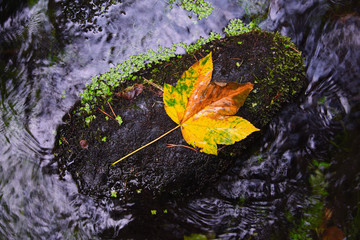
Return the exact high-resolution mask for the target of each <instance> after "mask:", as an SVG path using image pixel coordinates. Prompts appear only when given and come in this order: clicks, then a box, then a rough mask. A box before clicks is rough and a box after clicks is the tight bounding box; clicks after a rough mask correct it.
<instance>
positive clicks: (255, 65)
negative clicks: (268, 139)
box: [54, 31, 306, 200]
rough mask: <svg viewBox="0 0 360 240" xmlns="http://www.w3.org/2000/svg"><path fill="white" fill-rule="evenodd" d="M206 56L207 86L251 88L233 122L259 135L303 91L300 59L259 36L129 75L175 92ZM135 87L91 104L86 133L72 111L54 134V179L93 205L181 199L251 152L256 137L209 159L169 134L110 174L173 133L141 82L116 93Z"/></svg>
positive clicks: (157, 96)
mask: <svg viewBox="0 0 360 240" xmlns="http://www.w3.org/2000/svg"><path fill="white" fill-rule="evenodd" d="M210 51H212V53H213V63H214V71H213V78H212V79H213V81H219V82H231V81H234V82H242V83H244V82H251V83H253V84H254V89H253V91H252V92H251V93H250V95H249V96H248V98H247V100H246V102H245V104H244V106H242V107H241V108H240V110H239V112H238V113H237V115H239V116H241V117H244V118H245V119H247V120H249V121H250V122H251V123H252V124H253V125H254V126H256V127H257V128H259V129H263V128H264V127H266V126H267V124H268V123H269V121H270V120H271V118H272V117H273V116H274V115H275V114H276V113H277V112H278V111H279V110H280V109H281V108H282V107H283V106H284V105H286V104H288V103H290V102H293V101H295V100H296V96H297V95H298V94H299V92H301V90H302V88H303V86H304V85H305V83H306V79H305V75H304V67H303V60H302V58H301V54H300V53H299V52H298V51H297V50H296V49H295V48H294V46H293V45H292V43H291V42H290V40H289V39H287V38H283V37H281V36H279V35H278V34H273V33H266V32H262V31H254V32H250V33H246V34H242V35H240V36H236V37H226V38H224V39H221V40H218V41H213V42H211V43H209V44H207V45H205V46H204V47H203V48H202V49H200V50H198V51H196V52H194V53H192V54H186V55H183V56H181V57H175V58H172V59H171V60H170V61H168V62H164V63H160V64H157V65H156V66H153V67H152V68H150V69H146V70H143V71H140V72H138V73H136V75H137V76H141V79H142V78H146V79H151V80H153V82H154V83H156V84H158V85H160V86H162V85H163V84H164V83H169V84H173V85H175V84H176V82H177V80H178V79H179V78H180V76H181V75H182V73H183V72H184V71H185V70H187V69H188V68H189V67H190V66H191V65H192V64H194V63H195V62H196V61H197V60H199V59H200V58H202V57H204V56H205V55H206V54H207V53H208V52H210ZM139 79H140V78H139ZM135 84H142V89H141V91H138V92H136V93H134V94H130V97H125V98H124V97H121V96H122V94H116V95H115V96H114V99H113V100H112V101H111V102H109V103H108V102H102V103H98V105H97V106H96V108H95V109H97V111H96V112H95V113H94V114H95V116H96V118H95V119H94V120H93V121H92V122H91V123H90V124H89V126H87V125H86V124H85V121H84V118H85V117H86V116H84V115H79V114H78V113H77V109H78V108H79V107H80V103H78V104H76V105H75V106H74V108H73V109H72V110H71V111H70V112H69V113H68V114H67V115H65V116H64V119H63V120H64V124H63V125H61V126H59V129H58V134H57V139H58V141H57V144H56V146H55V148H54V153H55V156H56V157H55V161H56V162H57V163H58V170H59V174H60V176H61V177H64V176H65V175H66V174H67V173H70V174H71V176H72V177H73V178H74V179H75V181H76V182H77V184H78V187H79V191H80V192H81V193H83V194H88V195H92V196H99V197H110V196H111V195H112V194H113V196H115V195H116V197H117V198H119V199H120V200H128V199H129V198H130V199H131V198H133V197H136V196H139V195H142V194H150V195H151V196H157V197H160V196H162V197H164V196H166V197H169V196H176V197H185V196H188V195H191V194H193V193H195V192H199V191H201V189H203V187H204V186H206V185H207V184H208V183H210V182H213V181H216V180H217V179H218V177H219V176H220V175H221V173H222V172H224V171H225V170H226V169H228V168H229V167H231V165H232V163H233V161H234V160H235V159H239V158H242V157H244V158H245V157H246V156H247V155H249V154H252V153H254V151H256V150H257V149H258V146H257V143H256V140H257V139H258V137H259V136H261V134H262V132H261V131H260V132H256V133H253V134H252V135H250V136H249V137H248V138H247V139H245V140H243V141H240V142H238V143H235V144H234V145H231V146H218V147H219V153H218V156H213V155H207V154H204V153H201V152H198V151H195V150H194V149H190V148H187V147H185V146H188V145H187V143H186V142H185V140H184V139H183V137H182V135H181V131H180V129H177V130H175V131H174V132H172V133H171V134H169V135H167V136H166V137H164V138H162V139H160V140H159V141H157V142H155V143H154V144H152V145H150V146H148V147H146V148H145V149H143V150H141V151H139V152H137V153H136V154H134V155H132V156H130V157H129V158H127V159H125V160H123V161H121V162H120V163H118V164H116V165H115V166H112V165H111V163H113V162H114V161H116V160H118V159H119V158H121V157H123V156H124V155H126V154H128V153H130V152H131V151H133V150H135V149H137V148H139V147H141V146H143V145H145V144H147V143H148V142H150V141H152V140H154V139H156V138H157V137H159V136H160V135H162V134H163V133H165V132H167V131H168V130H170V129H172V128H174V127H175V126H176V124H175V123H174V122H173V121H172V120H171V119H170V118H169V117H168V116H167V114H166V112H165V110H164V104H163V102H162V97H161V91H159V89H157V88H155V87H154V86H152V85H149V84H146V83H144V82H143V81H142V80H141V81H140V80H138V81H131V80H126V81H124V82H123V83H122V84H121V86H120V88H119V89H118V90H117V92H119V93H121V92H122V91H123V90H124V89H126V88H128V87H131V86H139V85H135ZM135 89H137V87H135ZM139 92H140V93H139ZM100 109H101V110H100ZM104 112H106V113H107V114H108V115H110V116H112V117H114V115H113V112H114V113H115V115H120V116H121V117H122V120H123V123H122V124H121V125H119V123H118V122H117V121H115V120H114V119H111V118H109V117H107V115H106V114H105V113H104ZM106 118H108V119H106ZM85 143H86V144H85ZM84 144H85V145H84ZM168 144H173V145H172V147H169V145H168ZM84 146H86V147H84ZM115 192H116V194H114V193H115Z"/></svg>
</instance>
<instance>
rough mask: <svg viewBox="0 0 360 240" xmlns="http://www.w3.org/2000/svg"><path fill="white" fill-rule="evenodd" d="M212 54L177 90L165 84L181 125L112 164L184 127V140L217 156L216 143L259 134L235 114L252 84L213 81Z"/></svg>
mask: <svg viewBox="0 0 360 240" xmlns="http://www.w3.org/2000/svg"><path fill="white" fill-rule="evenodd" d="M212 71H213V64H212V54H211V53H210V54H209V55H207V56H206V57H204V58H202V59H200V61H198V62H196V63H195V64H194V65H193V66H191V67H190V68H189V69H188V70H187V71H185V72H184V73H183V75H182V76H181V78H180V79H179V81H178V82H177V83H176V87H173V86H172V85H169V84H165V86H164V94H163V101H164V104H165V111H166V113H167V114H168V115H169V117H170V118H171V119H172V120H173V121H174V122H176V123H177V124H178V126H176V127H175V128H173V129H171V130H170V131H168V132H166V133H164V134H163V135H161V136H160V137H158V138H157V139H155V140H153V141H151V142H149V143H148V144H146V145H144V146H142V147H140V148H138V149H136V150H135V151H133V152H131V153H129V154H128V155H126V156H125V157H122V158H120V159H119V160H117V161H116V162H114V163H113V164H112V165H115V164H116V163H118V162H120V161H121V160H123V159H125V158H127V157H129V156H130V155H132V154H134V153H136V152H137V151H140V150H141V149H143V148H145V147H147V146H149V145H150V144H152V143H154V142H156V141H157V140H159V139H160V138H162V137H164V136H165V135H167V134H169V133H171V132H172V131H174V130H175V129H177V128H179V127H181V132H182V135H183V137H184V139H185V141H186V142H187V143H188V144H190V145H192V146H193V147H199V148H201V150H202V151H203V152H204V153H208V154H214V155H217V144H224V145H231V144H234V143H235V142H237V141H240V140H242V139H244V138H246V137H247V136H248V135H250V134H251V133H253V132H255V131H259V129H257V128H256V127H254V126H253V125H252V124H251V123H250V122H249V121H247V120H245V119H244V118H241V117H238V116H232V115H234V114H236V112H237V111H238V110H239V108H240V107H241V106H242V105H243V104H244V102H245V99H246V97H247V96H248V95H249V93H250V91H251V90H252V89H253V84H251V83H242V84H241V83H236V82H229V83H220V82H210V81H211V75H212Z"/></svg>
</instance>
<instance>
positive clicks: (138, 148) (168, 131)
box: [112, 125, 180, 166]
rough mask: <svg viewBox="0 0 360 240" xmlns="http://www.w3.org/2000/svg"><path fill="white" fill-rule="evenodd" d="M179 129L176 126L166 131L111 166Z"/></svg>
mask: <svg viewBox="0 0 360 240" xmlns="http://www.w3.org/2000/svg"><path fill="white" fill-rule="evenodd" d="M179 127H180V125H177V126H176V127H174V128H173V129H171V130H170V131H167V132H166V133H164V134H163V135H161V136H160V137H158V138H156V139H155V140H152V141H151V142H149V143H147V144H145V145H144V146H142V147H140V148H138V149H136V150H135V151H132V152H131V153H129V154H128V155H126V156H125V157H122V158H120V159H119V160H117V161H116V162H113V163H112V165H113V166H114V165H115V164H117V163H118V162H120V161H122V160H124V159H125V158H127V157H129V156H131V155H133V154H134V153H136V152H138V151H140V150H141V149H143V148H146V147H147V146H149V145H150V144H153V143H154V142H156V141H157V140H159V139H161V138H163V137H165V136H166V135H168V134H169V133H171V132H172V131H174V130H176V129H178V128H179Z"/></svg>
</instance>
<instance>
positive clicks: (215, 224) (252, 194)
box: [0, 0, 360, 239]
mask: <svg viewBox="0 0 360 240" xmlns="http://www.w3.org/2000/svg"><path fill="white" fill-rule="evenodd" d="M210 2H211V3H212V5H213V7H214V10H213V13H212V15H210V16H209V18H208V19H202V20H197V19H196V16H195V15H194V14H192V13H188V12H186V11H185V10H183V9H182V8H180V7H178V6H176V5H174V6H173V8H170V6H169V4H168V3H167V1H165V0H146V1H145V0H141V1H137V0H130V1H96V0H94V1H89V2H88V1H54V0H48V1H47V0H38V1H28V2H27V3H24V2H23V1H17V0H13V1H11V2H3V1H0V16H1V19H0V56H1V58H0V70H1V71H0V76H1V85H0V86H1V87H0V90H1V100H0V104H1V106H0V114H1V120H0V132H1V135H0V154H1V155H0V238H1V239H96V238H118V239H123V238H133V239H145V238H148V239H177V238H179V239H181V238H183V236H184V235H190V234H192V233H202V234H205V235H208V236H215V237H216V238H219V239H250V238H252V239H270V237H271V236H273V237H274V236H276V237H277V239H286V238H287V237H288V234H289V231H290V230H289V229H296V224H297V223H294V222H292V221H291V216H294V217H297V218H299V219H300V218H302V217H305V216H306V214H307V212H309V209H312V207H313V206H314V202H316V201H317V202H320V205H322V207H323V208H324V209H328V210H329V212H331V213H332V216H331V218H330V219H331V220H329V221H331V224H332V225H335V226H337V227H338V228H340V229H341V230H342V231H343V232H345V233H346V234H348V238H349V239H356V237H359V235H358V236H356V234H359V231H357V230H356V228H360V226H359V225H356V224H359V223H360V210H359V207H360V162H359V161H360V153H359V147H358V146H359V144H360V139H359V136H360V135H359V134H360V68H359V66H360V18H359V12H360V9H359V5H358V4H357V5H356V4H354V3H352V2H351V1H325V0H313V1H296V0H288V1H285V0H274V1H271V3H269V2H267V1H261V0H259V1H255V2H254V1H248V2H247V1H241V0H237V1H236V0H227V1H225V0H212V1H210ZM354 2H356V1H354ZM351 4H353V5H351ZM268 7H269V8H268ZM267 11H268V18H267V19H266V20H265V21H263V22H262V23H261V24H260V26H261V27H262V28H264V29H268V30H270V31H275V30H276V31H280V32H281V33H282V34H284V35H288V36H290V37H291V38H292V39H293V41H294V42H295V43H296V44H297V46H298V47H299V48H300V50H301V51H302V52H303V55H304V57H305V62H306V69H307V77H308V81H309V84H308V86H307V89H306V91H305V92H304V93H303V94H302V96H301V97H300V99H299V100H298V102H297V103H294V104H291V105H290V106H288V107H286V108H285V109H284V110H283V111H282V112H281V113H280V114H279V116H277V117H276V118H275V119H274V120H273V121H272V122H271V124H270V126H269V127H268V129H265V130H264V137H263V139H261V146H262V147H261V148H260V149H259V151H258V152H256V153H254V154H253V156H251V157H250V158H248V159H239V161H238V162H237V163H236V164H235V166H234V167H233V168H232V169H231V170H229V171H228V172H227V173H226V174H224V176H222V178H221V179H220V180H219V181H218V182H217V183H216V184H213V185H212V186H209V187H208V188H207V189H206V190H205V191H204V192H203V193H202V194H201V195H198V196H193V197H191V199H178V200H172V201H167V200H166V199H165V200H154V201H150V202H149V203H148V204H144V205H137V204H130V203H129V204H127V205H121V204H116V202H114V201H109V200H102V199H92V198H90V197H88V196H84V195H81V194H79V193H78V191H77V187H76V185H75V183H74V182H73V181H72V179H71V177H70V176H68V177H67V179H65V180H59V178H58V176H57V174H56V173H52V172H51V171H49V170H48V169H47V168H45V167H44V166H46V165H47V164H49V162H51V160H52V159H53V155H52V153H51V151H52V147H53V145H54V141H55V135H56V128H57V126H58V125H59V124H61V119H62V117H63V115H64V114H66V112H67V111H68V110H69V109H70V108H71V106H72V105H73V104H74V103H75V102H76V101H77V100H78V99H79V97H78V94H79V93H80V92H81V91H82V90H83V89H84V88H85V84H86V83H89V82H90V79H91V77H92V76H94V75H96V74H99V73H103V72H105V71H106V70H107V69H108V68H109V67H113V66H114V65H115V64H118V63H120V62H122V61H124V60H126V59H127V58H128V57H129V56H131V55H133V54H137V53H140V52H145V51H146V50H147V49H150V48H151V49H156V48H157V47H158V45H162V46H171V45H172V44H173V43H178V42H185V43H191V42H193V41H195V40H196V39H197V38H199V37H200V36H207V34H208V33H209V32H210V31H214V32H218V33H221V32H222V29H223V28H224V27H225V26H226V25H227V24H228V22H229V20H230V19H233V18H243V19H249V14H252V15H254V14H257V13H260V14H264V13H266V12H267ZM314 160H316V161H317V162H318V163H322V164H323V165H321V164H320V165H321V166H325V163H327V165H326V166H329V167H328V168H325V167H321V166H319V167H316V164H314ZM312 176H317V177H318V178H319V177H320V178H321V181H320V183H319V184H318V185H320V186H325V187H323V188H324V190H325V191H326V192H327V194H328V195H327V197H326V198H325V199H323V198H322V197H321V196H322V195H321V194H320V195H319V194H315V195H314V191H313V189H314V188H315V186H314V184H311V183H312V182H313V181H310V182H309V179H310V178H311V177H312ZM150 210H153V211H152V212H150ZM154 210H156V211H157V214H156V215H155V212H154ZM310 214H311V213H310ZM289 216H290V217H289ZM354 229H355V230H354Z"/></svg>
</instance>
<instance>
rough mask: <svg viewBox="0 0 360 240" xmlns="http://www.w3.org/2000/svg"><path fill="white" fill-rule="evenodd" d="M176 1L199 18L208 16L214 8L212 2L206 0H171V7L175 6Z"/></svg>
mask: <svg viewBox="0 0 360 240" xmlns="http://www.w3.org/2000/svg"><path fill="white" fill-rule="evenodd" d="M174 3H175V4H176V5H178V6H180V7H181V8H183V9H185V10H186V11H189V12H192V13H193V14H195V15H196V16H197V18H198V19H199V20H201V19H203V18H208V16H209V15H210V14H211V13H212V10H213V9H214V8H213V7H212V6H211V3H209V2H206V1H204V0H169V4H170V8H172V7H173V4H174ZM189 17H191V16H189Z"/></svg>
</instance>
